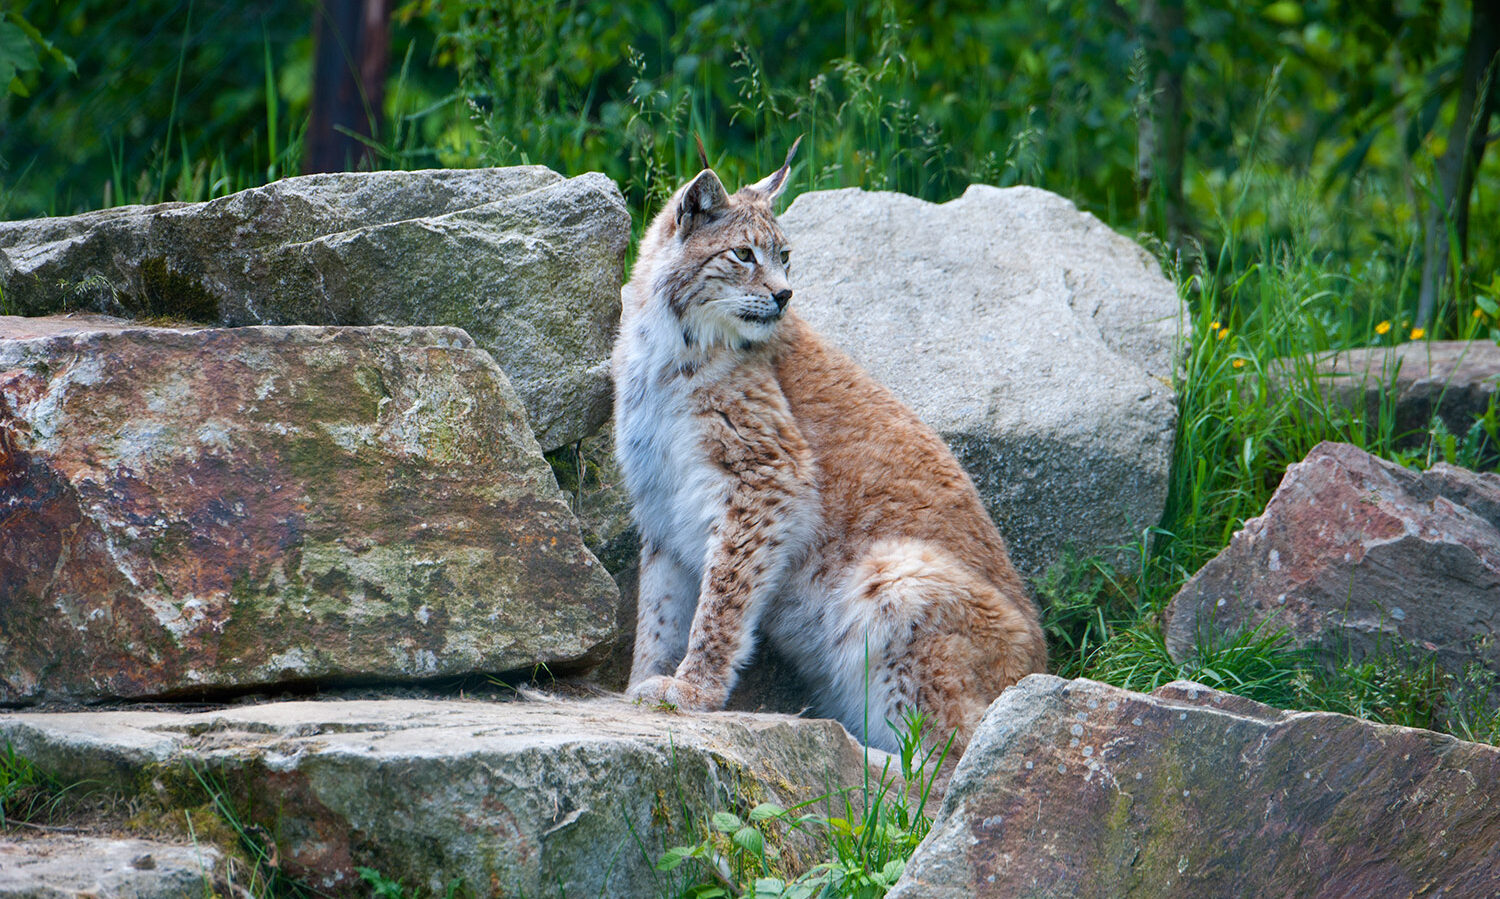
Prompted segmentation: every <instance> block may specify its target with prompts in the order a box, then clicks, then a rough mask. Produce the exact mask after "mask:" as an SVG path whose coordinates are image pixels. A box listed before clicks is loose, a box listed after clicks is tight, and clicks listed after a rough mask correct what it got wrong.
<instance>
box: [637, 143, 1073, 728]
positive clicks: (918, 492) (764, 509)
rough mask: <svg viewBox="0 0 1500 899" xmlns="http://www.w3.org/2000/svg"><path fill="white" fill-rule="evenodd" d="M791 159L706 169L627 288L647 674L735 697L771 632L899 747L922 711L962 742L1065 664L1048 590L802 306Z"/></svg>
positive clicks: (961, 477) (825, 705)
mask: <svg viewBox="0 0 1500 899" xmlns="http://www.w3.org/2000/svg"><path fill="white" fill-rule="evenodd" d="M794 150H795V147H794ZM790 161H791V157H790V155H789V156H788V160H787V163H788V164H787V165H783V166H782V167H781V168H780V169H779V170H777V171H776V172H775V173H773V174H771V175H770V176H768V177H767V178H765V179H764V180H762V181H759V182H757V183H755V184H751V185H748V186H746V187H743V188H741V189H740V190H739V191H738V192H736V193H734V194H732V195H731V194H729V193H728V191H726V190H725V188H724V186H723V184H722V182H721V181H720V180H719V178H718V176H717V175H716V174H715V173H714V172H713V171H712V170H710V169H707V168H705V169H704V170H703V171H702V172H701V173H700V174H699V175H698V176H697V177H695V178H694V179H693V180H692V181H690V182H689V183H688V184H686V185H684V186H683V187H682V188H681V189H679V190H678V191H677V193H676V194H675V195H674V196H673V197H672V199H671V201H670V202H669V203H668V204H667V206H666V208H665V209H664V210H663V211H662V212H661V214H660V215H658V216H657V217H656V219H655V220H654V221H653V222H652V224H651V226H650V228H649V229H648V230H647V232H646V235H645V237H644V238H643V240H642V243H641V248H640V252H639V255H638V259H637V262H636V265H635V269H634V271H633V272H632V276H631V279H630V282H629V284H627V285H626V287H625V290H624V292H623V298H624V311H623V314H622V320H621V324H620V336H619V340H618V342H617V343H616V346H615V351H614V360H613V364H614V376H615V417H616V446H617V452H618V455H619V461H620V464H621V467H622V469H623V471H624V474H625V481H626V485H627V487H628V488H629V491H630V493H631V497H632V500H633V502H634V509H635V516H636V521H637V524H638V525H639V528H640V533H641V574H640V600H639V613H638V619H637V626H636V642H635V656H634V663H633V666H632V670H631V676H630V693H631V694H632V695H633V696H635V697H637V698H643V699H647V700H652V701H656V700H661V701H666V702H671V703H674V704H676V705H678V706H680V707H682V708H686V709H697V710H707V709H717V708H721V707H723V705H724V703H725V700H726V699H727V698H728V696H729V694H730V691H731V690H733V689H734V684H735V677H736V673H737V672H738V670H739V669H740V668H741V667H742V666H743V665H744V664H745V663H746V662H747V661H748V659H749V657H750V655H751V652H752V650H753V648H754V646H755V641H756V640H757V639H760V638H764V639H769V640H771V641H773V642H774V643H775V644H776V646H777V647H778V648H779V649H780V650H781V651H782V653H783V654H784V655H786V656H787V657H788V658H790V659H791V660H792V661H793V662H794V663H795V664H796V665H797V667H798V668H799V670H800V672H801V673H802V674H803V676H804V677H805V678H806V679H807V680H808V682H809V683H811V684H813V685H814V686H815V687H816V689H817V690H818V691H819V697H818V700H819V708H820V710H822V711H824V712H826V713H828V714H831V715H834V716H835V717H837V718H838V719H839V720H841V721H842V722H843V723H844V725H845V726H846V727H848V728H849V730H850V731H851V732H852V733H854V734H855V735H856V736H859V737H861V738H863V739H864V740H865V741H866V742H867V743H868V744H870V745H872V746H876V747H880V748H884V749H888V750H894V749H896V748H897V744H896V739H895V734H894V733H893V732H891V731H890V730H889V729H888V728H887V726H886V724H885V722H888V721H889V722H896V721H899V720H901V716H902V714H903V712H904V711H906V710H908V709H920V710H921V711H922V712H923V713H924V714H925V715H926V716H927V719H928V720H929V721H930V722H932V723H933V724H934V725H935V726H936V728H937V729H938V732H940V733H941V734H943V735H944V736H946V735H947V734H948V733H950V732H955V731H956V733H957V741H956V744H955V745H956V747H957V749H958V751H960V752H961V751H962V749H963V747H964V746H965V745H966V744H967V742H968V739H969V736H970V735H971V734H972V732H973V729H974V727H975V725H977V723H978V721H979V717H980V716H981V715H982V714H983V712H984V710H985V709H986V708H987V707H988V706H989V704H990V702H991V701H992V700H993V699H994V698H995V697H996V696H997V695H999V693H1000V691H1001V690H1003V689H1004V688H1005V687H1007V686H1009V685H1010V684H1012V683H1015V682H1016V681H1017V680H1019V679H1020V678H1022V677H1024V676H1025V675H1026V674H1028V673H1031V672H1034V671H1041V670H1043V667H1044V665H1045V661H1046V650H1045V644H1044V642H1043V639H1042V632H1041V628H1040V625H1039V623H1038V616H1037V610H1036V606H1035V604H1034V603H1033V602H1032V600H1031V599H1030V597H1029V596H1028V595H1027V593H1026V591H1025V588H1024V586H1023V585H1022V583H1021V580H1020V578H1019V577H1018V576H1017V574H1016V572H1015V570H1014V569H1013V568H1012V566H1011V564H1010V561H1009V559H1008V557H1007V555H1006V551H1005V544H1004V541H1003V540H1002V538H1001V536H1000V533H999V532H998V531H997V530H996V529H995V526H994V523H993V522H991V520H990V518H989V516H988V514H986V512H985V510H984V507H983V506H982V505H981V503H980V500H979V495H978V493H977V492H976V490H975V489H974V485H973V483H972V482H971V481H970V480H969V478H968V476H967V474H965V472H964V470H963V469H962V468H961V467H960V466H959V464H958V462H957V461H956V460H955V459H954V458H953V455H952V454H951V453H950V452H949V451H948V448H947V447H946V446H945V445H944V444H943V442H942V441H941V440H940V439H939V438H938V436H937V435H936V434H935V433H934V432H933V431H932V430H931V429H929V428H928V427H926V426H925V425H924V424H923V423H922V422H921V421H919V420H918V419H917V417H916V415H915V414H914V413H912V412H911V410H909V409H907V408H906V407H905V406H904V405H902V404H901V403H900V402H899V401H898V400H897V399H896V398H895V396H894V395H892V394H891V393H890V391H888V390H886V389H885V388H884V387H882V386H881V385H880V384H877V383H876V382H875V381H874V380H873V379H872V378H871V377H870V376H869V375H867V374H866V373H865V372H864V371H862V370H861V369H860V368H859V367H858V366H857V365H855V363H854V362H853V361H852V360H851V359H849V357H848V356H846V355H844V354H843V353H842V352H840V351H839V350H838V349H836V348H834V347H833V346H831V345H829V344H828V343H826V342H825V341H824V340H823V339H822V338H820V337H819V336H818V335H817V334H816V333H814V332H813V330H812V329H811V328H810V327H809V326H808V325H807V324H806V323H805V322H804V321H802V320H801V319H800V318H799V317H798V316H797V315H796V314H795V312H793V311H791V310H790V308H789V305H790V300H791V298H792V286H791V283H790V275H789V271H790V264H791V263H790V260H791V247H790V246H789V244H788V241H787V237H786V234H785V233H784V232H783V231H782V229H781V227H780V226H779V225H778V223H777V221H776V217H775V215H774V213H773V210H772V203H773V201H774V200H775V199H776V197H777V196H778V195H779V194H780V193H781V192H782V190H783V189H784V187H785V186H786V178H787V173H788V167H789V165H790ZM871 302H872V303H879V302H900V298H892V297H871ZM866 721H869V722H871V726H870V730H869V732H868V733H866V732H865V730H864V726H865V722H866Z"/></svg>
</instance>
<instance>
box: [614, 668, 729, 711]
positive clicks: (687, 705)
mask: <svg viewBox="0 0 1500 899" xmlns="http://www.w3.org/2000/svg"><path fill="white" fill-rule="evenodd" d="M629 696H630V698H631V699H634V700H638V701H640V702H648V703H666V704H668V705H673V706H676V707H677V708H679V709H684V710H686V711H689V712H711V711H714V710H715V709H721V708H723V707H724V700H723V698H721V697H715V696H713V695H712V694H711V693H710V692H709V691H708V690H705V689H703V688H702V687H700V686H698V685H697V684H694V683H691V682H689V681H685V680H682V679H681V678H676V677H672V676H671V675H669V674H658V675H656V676H655V677H648V678H646V679H645V680H643V681H641V682H640V683H638V684H636V685H635V686H633V687H631V688H630V693H629Z"/></svg>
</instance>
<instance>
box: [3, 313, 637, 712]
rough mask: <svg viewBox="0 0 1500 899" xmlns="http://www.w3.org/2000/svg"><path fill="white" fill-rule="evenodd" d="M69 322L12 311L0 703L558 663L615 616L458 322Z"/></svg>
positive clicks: (598, 573) (499, 382) (569, 520)
mask: <svg viewBox="0 0 1500 899" xmlns="http://www.w3.org/2000/svg"><path fill="white" fill-rule="evenodd" d="M66 324H68V323H67V322H63V323H51V324H46V323H42V322H40V321H38V320H35V319H22V320H15V319H0V621H3V622H4V623H5V624H4V628H3V629H0V702H17V701H25V700H37V699H73V700H77V699H92V698H98V697H110V696H116V697H139V696H161V695H173V694H178V695H182V694H193V693H196V692H199V691H203V690H205V689H208V688H215V687H218V688H241V687H246V686H256V685H264V684H277V683H287V682H307V681H318V680H327V679H345V680H347V679H351V678H352V679H372V680H392V679H402V680H405V679H413V678H428V677H438V676H446V675H454V674H462V673H468V672H474V671H503V670H512V669H529V668H531V667H533V666H535V665H538V664H545V665H549V666H554V667H556V668H564V667H566V666H578V665H580V664H589V663H592V662H593V661H597V660H598V657H600V656H602V653H603V646H604V644H606V643H607V642H608V641H609V640H610V639H611V638H612V637H613V636H614V633H615V630H614V629H615V617H616V614H617V610H616V605H617V603H618V593H617V591H616V590H615V587H614V585H613V583H612V582H611V581H610V580H609V577H608V575H607V573H606V572H605V571H604V569H603V567H602V566H601V565H600V564H599V563H598V561H597V560H596V559H594V557H593V556H592V555H591V554H590V553H589V552H588V551H587V550H586V549H585V548H584V546H583V544H582V541H581V540H580V539H579V536H578V531H577V524H576V522H575V520H574V518H573V516H572V514H571V513H570V512H569V510H568V507H567V505H566V503H565V502H564V501H563V498H562V497H561V496H560V495H559V493H558V490H557V486H556V482H555V481H554V480H553V478H552V474H551V471H550V470H549V469H548V467H547V465H546V463H545V461H544V460H543V458H542V456H541V453H540V451H539V449H538V447H537V443H536V441H535V439H534V438H533V437H532V434H531V432H530V430H529V429H528V428H527V425H526V419H525V415H524V413H523V411H522V409H521V405H520V402H519V401H518V400H517V398H516V396H515V393H514V391H513V390H512V389H511V387H510V385H509V384H508V382H507V381H506V379H505V376H504V374H503V373H502V372H501V371H500V369H499V368H498V367H496V365H495V363H494V361H493V360H492V359H491V358H490V356H489V355H488V354H487V353H485V352H483V351H482V350H480V349H479V348H477V347H476V346H475V345H474V342H473V341H471V340H470V339H469V338H468V337H467V336H466V335H465V334H464V333H463V332H462V331H459V330H457V329H452V328H383V327H375V328H317V327H290V328H275V327H248V328H233V329H201V330H191V329H166V328H149V329H148V328H138V327H127V326H125V325H122V324H120V323H118V322H117V323H114V324H111V325H108V327H109V328H113V329H114V330H98V328H99V327H100V325H101V323H100V322H99V321H98V320H97V319H83V320H81V321H73V322H72V323H71V324H73V325H74V326H76V327H78V328H82V329H84V330H81V331H76V332H73V333H66V330H67V329H66V327H65V325H66ZM13 326H14V327H16V328H18V329H19V331H18V333H20V334H22V335H23V336H21V337H18V338H9V337H6V336H5V335H6V333H7V330H6V329H7V328H10V327H13ZM59 328H62V329H63V331H64V333H53V334H52V335H51V336H42V337H26V336H24V335H27V334H34V333H36V332H37V331H38V330H53V331H56V330H57V329H59Z"/></svg>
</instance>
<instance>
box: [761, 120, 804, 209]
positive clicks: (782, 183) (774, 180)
mask: <svg viewBox="0 0 1500 899" xmlns="http://www.w3.org/2000/svg"><path fill="white" fill-rule="evenodd" d="M801 143H802V135H800V134H799V135H797V139H796V140H794V141H792V148H791V149H790V150H788V151H786V162H783V163H782V164H781V168H779V169H777V170H776V171H774V172H772V173H771V174H769V175H767V176H766V177H764V178H762V179H760V180H759V181H757V182H755V183H754V184H752V185H750V190H753V191H756V192H757V193H762V194H765V195H766V199H767V200H774V199H776V198H777V197H779V196H781V193H782V191H784V190H786V185H787V178H786V176H787V175H788V174H789V173H790V172H791V170H792V157H793V156H796V155H797V147H798V145H800V144H801Z"/></svg>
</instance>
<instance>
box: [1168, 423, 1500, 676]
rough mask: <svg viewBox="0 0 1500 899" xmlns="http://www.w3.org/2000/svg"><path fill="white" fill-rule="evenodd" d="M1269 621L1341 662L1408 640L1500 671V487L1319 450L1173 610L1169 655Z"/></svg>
mask: <svg viewBox="0 0 1500 899" xmlns="http://www.w3.org/2000/svg"><path fill="white" fill-rule="evenodd" d="M1263 623H1264V629H1265V632H1267V633H1271V632H1274V631H1275V630H1280V629H1284V630H1285V631H1286V633H1287V636H1288V637H1289V640H1290V644H1291V645H1293V646H1299V647H1300V646H1313V647H1316V648H1318V649H1320V650H1322V651H1323V652H1325V653H1326V654H1327V655H1328V656H1329V657H1330V658H1333V659H1346V658H1348V657H1349V656H1350V655H1353V656H1354V657H1356V658H1358V657H1361V656H1363V655H1365V654H1367V653H1369V652H1372V651H1375V650H1378V649H1382V648H1384V649H1390V648H1392V645H1393V644H1395V643H1397V642H1398V641H1399V642H1402V643H1410V644H1415V645H1417V646H1421V647H1424V648H1426V649H1430V650H1435V651H1436V653H1437V657H1438V659H1439V661H1440V662H1441V663H1442V664H1444V666H1445V667H1447V668H1449V670H1452V671H1455V672H1457V671H1460V670H1461V669H1462V668H1463V666H1464V665H1465V664H1466V663H1468V662H1470V661H1479V662H1482V663H1483V664H1485V665H1488V666H1489V667H1490V668H1491V669H1493V670H1495V671H1500V644H1497V642H1496V640H1495V636H1494V635H1495V634H1496V633H1497V631H1500V475H1494V474H1475V473H1474V472H1471V471H1468V470H1466V469H1462V468H1455V467H1453V466H1450V465H1445V464H1438V465H1435V466H1433V468H1432V469H1431V470H1429V471H1427V472H1415V471H1411V470H1409V469H1406V468H1403V467H1401V466H1399V465H1396V464H1394V463H1391V462H1386V461H1384V460H1381V459H1377V458H1376V457H1374V456H1371V455H1370V454H1369V453H1366V452H1364V451H1363V450H1360V449H1358V448H1356V447H1353V446H1349V445H1347V444H1342V443H1321V444H1319V445H1318V446H1316V447H1314V448H1313V450H1312V451H1311V452H1310V453H1308V454H1307V458H1305V459H1304V460H1303V461H1302V462H1300V463H1298V464H1296V465H1292V466H1290V467H1289V468H1288V469H1287V472H1286V475H1285V477H1284V478H1283V479H1282V481H1281V486H1280V487H1278V488H1277V490H1276V493H1275V494H1274V495H1272V497H1271V500H1270V502H1268V503H1267V504H1266V510H1265V512H1264V513H1262V514H1261V515H1260V516H1258V517H1256V518H1252V519H1250V520H1249V521H1247V522H1245V526H1244V528H1242V529H1241V530H1240V531H1239V532H1238V533H1236V534H1235V535H1234V537H1233V538H1232V539H1231V540H1230V542H1229V546H1228V547H1226V548H1225V549H1224V550H1223V551H1222V552H1221V553H1219V555H1218V556H1216V557H1215V558H1214V559H1212V560H1211V561H1209V563H1208V564H1207V565H1204V566H1203V568H1202V569H1201V570H1200V571H1199V572H1198V573H1197V574H1195V575H1193V577H1192V578H1191V579H1190V580H1189V581H1188V582H1187V583H1186V584H1184V585H1183V588H1182V590H1181V591H1179V592H1178V594H1177V596H1176V597H1174V598H1173V600H1172V603H1171V605H1170V606H1169V607H1168V610H1167V626H1166V635H1167V648H1168V650H1169V651H1170V652H1171V653H1172V656H1173V658H1175V659H1178V660H1179V661H1180V660H1182V659H1184V658H1186V657H1187V656H1189V655H1190V654H1191V653H1192V651H1193V644H1194V641H1195V639H1196V638H1197V637H1198V635H1199V634H1200V633H1201V634H1203V635H1204V636H1208V635H1210V634H1227V633H1232V632H1234V631H1236V630H1240V629H1243V628H1247V627H1255V626H1261V625H1262V624H1263Z"/></svg>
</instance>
